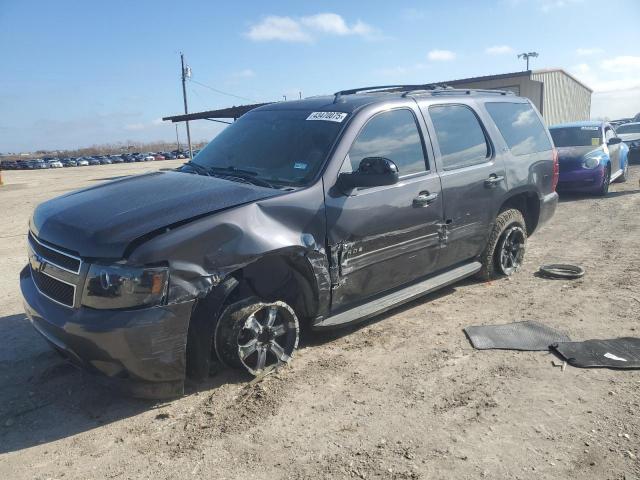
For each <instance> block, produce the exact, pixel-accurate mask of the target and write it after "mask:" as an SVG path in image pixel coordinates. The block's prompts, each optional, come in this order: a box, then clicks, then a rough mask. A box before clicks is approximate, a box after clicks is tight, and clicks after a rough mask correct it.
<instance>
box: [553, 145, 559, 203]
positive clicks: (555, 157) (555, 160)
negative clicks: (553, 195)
mask: <svg viewBox="0 0 640 480" xmlns="http://www.w3.org/2000/svg"><path fill="white" fill-rule="evenodd" d="M558 178H560V162H559V160H558V150H557V149H555V148H554V149H553V179H552V180H551V188H552V190H553V191H554V192H555V191H556V187H557V186H558Z"/></svg>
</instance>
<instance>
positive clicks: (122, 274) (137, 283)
mask: <svg viewBox="0 0 640 480" xmlns="http://www.w3.org/2000/svg"><path fill="white" fill-rule="evenodd" d="M168 283H169V269H168V268H166V267H129V266H125V265H100V264H92V265H91V267H90V268H89V273H88V274H87V280H86V282H85V286H84V290H83V293H82V304H83V305H86V306H87V307H91V308H103V309H114V308H133V307H142V306H152V305H159V304H161V303H162V302H163V301H164V298H165V296H166V294H167V285H168Z"/></svg>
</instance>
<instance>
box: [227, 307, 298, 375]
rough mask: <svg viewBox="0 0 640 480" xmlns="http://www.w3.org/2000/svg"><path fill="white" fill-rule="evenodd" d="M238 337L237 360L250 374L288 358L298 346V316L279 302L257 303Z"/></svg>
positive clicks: (285, 360) (274, 365)
mask: <svg viewBox="0 0 640 480" xmlns="http://www.w3.org/2000/svg"><path fill="white" fill-rule="evenodd" d="M256 306H257V309H256V310H255V311H254V312H253V313H251V314H250V315H249V316H248V317H247V319H246V321H245V323H244V326H243V328H242V330H241V331H240V333H239V335H238V339H237V345H238V356H239V358H240V362H241V363H242V364H243V365H244V367H245V368H246V369H247V370H248V371H249V372H250V373H251V374H253V375H259V374H261V373H262V372H263V371H265V370H268V369H272V368H277V367H279V366H281V365H282V364H285V363H288V362H289V360H291V355H293V351H294V350H295V349H296V347H297V346H298V330H299V327H298V319H297V317H296V315H295V313H294V312H293V310H292V309H291V308H290V307H289V306H288V305H286V304H285V303H282V302H275V303H272V304H258V305H256Z"/></svg>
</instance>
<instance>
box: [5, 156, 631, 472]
mask: <svg viewBox="0 0 640 480" xmlns="http://www.w3.org/2000/svg"><path fill="white" fill-rule="evenodd" d="M177 163H178V162H156V163H153V164H152V163H143V164H125V165H108V166H99V167H98V166H96V167H83V168H74V169H64V170H62V169H60V170H46V171H17V172H4V173H3V178H4V181H5V183H6V185H5V186H3V187H0V212H1V215H0V222H1V223H0V272H1V273H0V291H2V292H3V293H2V295H1V296H0V339H1V340H0V342H1V343H0V345H1V347H0V478H2V479H32V478H34V479H54V478H56V479H62V478H64V479H76V478H77V479H89V478H116V479H129V478H154V479H157V480H159V479H169V478H171V479H175V478H205V477H206V478H216V479H236V478H238V479H239V478H242V479H280V478H288V479H318V478H338V479H341V478H366V479H369V478H371V479H373V478H379V479H382V478H384V479H427V478H428V479H432V478H434V479H439V478H443V479H465V478H491V479H503V478H504V479H507V478H509V479H515V478H518V479H547V478H548V479H554V480H555V479H578V478H579V479H626V480H629V479H640V395H639V392H640V371H627V372H624V371H612V370H605V369H599V370H598V369H591V370H581V369H576V368H572V367H570V366H568V367H567V368H566V369H565V370H564V371H563V370H562V369H561V368H559V367H555V366H554V365H553V364H552V360H553V359H554V358H555V357H553V356H552V355H551V354H548V353H543V352H509V351H474V350H473V349H472V347H471V346H470V344H469V342H468V341H467V339H466V338H465V335H464V333H463V332H462V328H463V327H465V326H467V325H474V324H500V323H509V322H513V321H520V320H538V321H540V322H543V323H545V324H547V325H549V326H551V327H554V328H558V329H560V330H562V331H564V332H566V333H567V334H568V335H569V336H570V337H571V338H572V339H575V340H582V339H589V338H612V337H619V336H638V335H640V323H639V321H638V320H639V318H640V255H639V253H640V189H639V188H638V185H639V183H638V180H639V178H640V166H633V167H632V169H631V179H630V180H629V181H628V182H627V183H625V184H615V185H614V186H612V191H611V193H610V194H609V196H607V197H606V198H591V197H579V196H578V197H571V198H565V199H563V200H562V201H561V203H560V205H559V207H558V211H557V213H556V215H555V217H554V218H553V219H552V221H551V222H550V223H549V224H548V225H547V226H545V227H544V228H543V229H542V230H540V231H539V232H537V233H536V234H535V235H534V236H533V237H532V238H531V239H530V242H529V245H528V251H527V256H526V264H525V266H524V267H523V268H522V269H521V270H520V271H519V272H518V273H517V274H516V275H515V276H514V277H512V278H511V279H509V280H500V281H495V282H491V283H477V282H474V281H466V282H462V283H460V284H457V285H455V286H453V287H451V288H447V289H445V290H443V291H441V292H439V293H437V294H434V295H430V296H428V297H425V298H424V299H422V300H419V301H415V302H413V303H411V304H410V305H408V306H406V307H404V308H401V309H397V310H395V311H393V312H391V313H390V314H387V315H384V316H381V317H378V318H376V319H374V320H372V321H369V322H367V323H365V324H363V325H361V326H359V327H357V328H351V329H349V330H348V331H341V332H338V333H334V334H322V335H319V334H306V335H305V336H304V338H303V342H302V346H301V348H300V350H299V351H298V352H297V355H296V357H295V359H294V361H293V363H292V364H291V366H290V367H288V368H286V369H284V370H282V371H281V372H279V373H277V374H274V375H271V376H268V377H266V378H265V379H264V381H262V382H258V383H254V384H250V383H249V380H250V379H249V378H248V377H247V376H246V375H243V374H241V373H239V372H235V371H223V372H221V373H219V374H217V375H215V376H213V377H211V379H210V380H209V381H208V382H207V383H206V384H205V385H201V386H199V387H198V388H197V389H196V388H193V387H192V388H191V389H190V390H189V392H188V394H187V395H185V396H184V397H183V398H180V399H178V400H175V401H172V402H166V403H158V402H150V401H141V400H134V399H128V398H122V397H120V396H117V395H115V394H113V393H112V392H110V391H109V390H108V389H106V388H104V387H101V386H98V385H97V384H96V383H95V382H94V381H92V380H91V379H90V378H87V377H86V375H83V374H82V373H81V372H79V371H77V370H76V369H74V368H73V367H71V366H68V365H67V364H66V363H64V361H62V360H61V359H60V358H59V357H58V356H57V355H56V354H54V353H53V352H51V351H50V350H49V348H48V347H47V345H46V344H45V343H44V341H43V340H42V339H41V338H40V337H39V336H38V334H37V333H36V332H35V331H34V330H33V329H32V328H31V326H30V325H29V323H28V321H27V320H26V319H25V317H24V315H23V310H22V304H21V299H20V292H19V286H18V273H19V271H20V269H21V268H22V266H23V265H24V264H25V263H26V254H25V251H26V250H25V234H26V231H27V220H28V217H29V215H30V214H31V212H32V210H33V208H34V206H35V205H36V204H38V203H39V202H41V201H43V200H45V199H47V198H50V197H54V196H57V195H60V194H62V193H64V192H67V191H69V190H72V189H75V188H79V187H82V186H86V185H92V184H95V183H96V182H97V181H102V180H106V179H108V178H113V177H118V176H121V175H126V174H130V173H132V172H142V171H146V170H149V169H157V168H161V167H171V166H174V165H176V164H177ZM99 211H100V207H99V205H96V214H99ZM548 262H575V263H578V264H581V265H583V266H584V267H585V268H586V271H587V274H586V276H585V277H584V278H583V279H581V280H577V281H552V280H544V279H541V278H538V277H536V276H534V273H535V271H536V270H537V268H538V266H539V265H541V264H543V263H548Z"/></svg>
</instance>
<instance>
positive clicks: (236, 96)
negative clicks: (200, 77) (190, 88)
mask: <svg viewBox="0 0 640 480" xmlns="http://www.w3.org/2000/svg"><path fill="white" fill-rule="evenodd" d="M189 81H190V82H192V83H195V84H197V85H200V86H201V87H204V88H208V89H209V90H212V91H214V92H216V93H219V94H221V95H227V96H229V97H234V98H238V99H240V100H246V101H248V102H255V100H253V99H252V98H247V97H242V96H240V95H234V94H233V93H229V92H223V91H222V90H218V89H217V88H213V87H211V86H209V85H205V84H204V83H202V82H198V81H197V80H194V79H193V78H190V79H189Z"/></svg>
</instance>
